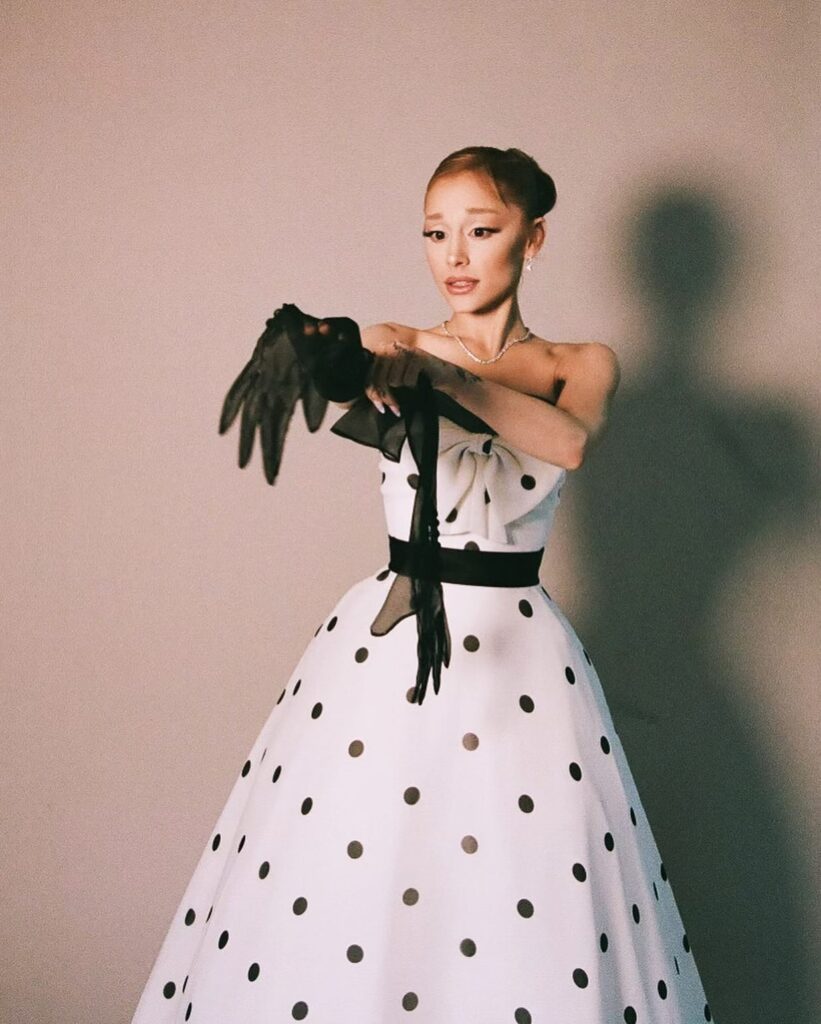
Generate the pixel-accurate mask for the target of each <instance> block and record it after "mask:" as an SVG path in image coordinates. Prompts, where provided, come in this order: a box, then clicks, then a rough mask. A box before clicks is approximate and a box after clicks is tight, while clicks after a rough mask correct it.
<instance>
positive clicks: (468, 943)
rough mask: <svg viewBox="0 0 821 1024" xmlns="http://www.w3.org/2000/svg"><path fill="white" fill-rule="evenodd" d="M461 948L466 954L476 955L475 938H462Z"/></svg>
mask: <svg viewBox="0 0 821 1024" xmlns="http://www.w3.org/2000/svg"><path fill="white" fill-rule="evenodd" d="M459 949H460V950H461V952H462V953H463V954H464V955H465V956H474V955H475V954H476V943H475V942H474V941H473V939H462V941H461V942H460V943H459Z"/></svg>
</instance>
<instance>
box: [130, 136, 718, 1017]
mask: <svg viewBox="0 0 821 1024" xmlns="http://www.w3.org/2000/svg"><path fill="white" fill-rule="evenodd" d="M555 198H556V194H555V188H554V186H553V182H552V179H551V178H550V176H549V175H547V174H546V173H545V172H544V171H543V170H541V168H539V166H538V165H537V164H536V162H535V161H534V160H533V159H532V158H531V157H529V156H527V155H526V154H525V153H522V152H521V151H520V150H517V149H508V150H506V151H501V150H498V149H495V148H492V147H469V148H467V149H463V150H459V151H458V152H456V153H453V154H451V155H450V156H449V157H447V158H446V159H445V160H444V161H442V163H441V164H440V165H439V167H438V168H437V169H436V171H435V173H434V175H433V177H432V178H431V181H430V183H429V184H428V187H427V190H426V193H425V204H424V215H425V221H424V225H423V234H424V237H425V243H424V244H425V247H426V253H427V259H428V264H429V266H430V269H431V273H432V274H433V277H434V281H435V282H436V285H437V287H438V288H439V290H440V292H441V293H442V295H443V297H444V298H445V300H446V302H447V304H448V306H449V307H450V314H449V316H448V319H447V320H445V321H444V322H443V323H442V324H441V325H439V326H435V327H431V328H428V329H416V328H412V327H407V326H403V325H399V324H395V323H384V324H377V325H374V326H372V327H369V328H367V329H365V330H364V331H363V332H362V335H361V343H362V345H363V346H364V349H365V350H367V352H368V353H369V354H370V355H369V357H368V360H367V362H368V364H369V365H368V369H367V373H366V375H365V376H364V377H363V378H362V382H361V389H360V393H359V394H358V395H357V397H355V398H354V399H353V400H352V401H349V402H345V403H343V402H338V403H337V404H340V405H345V406H346V408H348V412H346V413H345V415H344V416H343V417H342V418H341V419H340V420H339V421H338V422H337V423H336V424H334V427H333V431H334V432H335V433H337V434H339V435H340V436H343V437H348V438H351V439H353V440H356V441H361V442H363V443H365V444H370V445H372V446H374V447H377V448H379V449H380V450H381V453H382V456H381V458H380V461H379V468H380V472H381V493H382V497H383V501H384V505H385V516H386V522H387V527H388V534H389V546H390V552H391V558H390V561H389V562H388V563H387V565H384V566H382V567H381V568H380V570H379V571H377V572H374V573H371V574H369V575H368V576H367V577H366V578H364V579H362V580H360V581H359V582H358V583H356V584H354V585H353V586H352V587H351V588H350V589H349V590H348V591H347V593H345V594H344V595H343V596H342V598H341V599H340V600H339V601H338V602H337V603H336V605H335V606H334V607H333V608H332V609H331V610H330V612H329V614H328V616H327V618H326V619H325V620H324V621H323V623H322V624H321V626H320V627H319V629H318V630H317V632H316V633H315V634H314V637H313V638H312V639H311V640H310V642H309V643H308V645H307V648H306V649H305V652H304V654H303V656H302V658H301V659H300V661H299V663H298V664H297V666H296V668H295V669H294V671H293V673H292V676H291V678H290V679H289V680H288V683H287V685H286V687H285V688H284V689H282V691H281V693H280V694H279V698H278V700H277V701H276V704H275V706H274V707H273V710H272V712H271V714H270V716H269V718H268V720H267V722H266V723H265V725H264V727H263V729H262V731H261V732H260V734H259V736H258V737H257V740H256V742H255V743H254V745H253V747H252V749H251V751H250V753H249V756H248V759H247V760H246V761H245V763H244V765H243V767H242V770H241V772H240V774H239V777H238V778H237V779H236V781H235V783H234V786H233V789H232V790H231V793H230V795H229V797H228V801H227V803H226V805H225V807H224V810H223V812H222V814H221V815H220V818H219V820H218V822H217V824H216V827H215V829H214V831H213V833H212V835H211V837H210V838H209V840H208V843H207V844H206V847H205V849H204V851H203V852H202V855H201V858H200V861H199V863H198V865H197V867H196V869H195V872H194V874H193V877H192V879H191V882H190V883H189V886H188V888H187V890H186V893H185V895H184V896H183V899H182V902H181V903H180V905H179V908H178V910H177V914H176V916H175V918H174V920H173V922H172V924H171V927H170V929H169V932H168V934H167V936H166V938H165V942H164V943H163V946H162V948H161V950H160V953H159V955H158V957H157V960H156V962H155V964H154V968H153V970H152V972H151V974H150V977H149V979H148V982H147V984H146V987H145V990H144V992H143V995H142V998H141V1000H140V1003H139V1006H138V1008H137V1011H136V1015H135V1017H134V1024H164V1022H171V1021H174V1022H177V1021H188V1020H191V1021H194V1022H196V1024H200V1022H208V1024H230V1022H236V1024H240V1022H241V1024H256V1022H259V1024H262V1022H263V1021H264V1022H265V1024H280V1022H282V1024H284V1022H286V1021H291V1020H304V1019H308V1020H309V1021H317V1022H319V1021H322V1022H334V1024H347V1022H350V1024H360V1022H362V1024H392V1022H394V1021H397V1022H398V1021H404V1020H407V1019H410V1020H414V1019H415V1020H419V1021H424V1022H425V1024H454V1022H462V1021H464V1022H469V1024H503V1022H507V1021H511V1022H514V1024H527V1022H534V1024H535V1022H550V1024H558V1022H561V1024H604V1022H608V1024H611V1022H621V1021H625V1022H627V1024H650V1022H653V1024H656V1022H664V1024H684V1022H687V1024H693V1022H695V1021H698V1020H706V1021H710V1020H712V1016H711V1011H710V1008H709V1005H708V1003H707V1000H706V998H705V994H704V990H703V988H702V985H701V981H700V978H699V974H698V970H697V968H696V964H695V960H694V957H693V952H692V950H691V947H690V944H689V941H688V939H687V935H686V933H685V930H684V926H683V923H682V921H681V917H680V915H679V912H678V909H677V906H676V902H675V899H674V896H673V892H672V889H671V886H670V881H669V878H668V875H667V872H666V870H665V868H664V864H663V863H662V861H661V858H660V856H659V851H658V849H657V847H656V844H655V841H654V838H653V835H652V831H651V828H650V825H649V823H648V821H647V818H646V815H645V813H644V809H643V807H642V804H641V800H640V797H639V794H638V793H637V791H636V787H635V783H634V780H633V777H632V775H631V772H630V768H629V765H628V763H627V761H626V758H625V754H624V750H623V748H622V745H621V743H620V740H619V737H618V734H617V733H616V730H615V728H614V725H613V721H612V718H611V716H610V712H609V709H608V707H607V702H606V700H605V696H604V693H603V690H602V687H601V684H600V681H599V678H598V675H597V673H596V671H595V668H594V666H593V663H592V661H591V658H590V655H589V653H588V652H587V651H586V650H585V648H584V646H583V645H582V642H581V640H580V639H579V637H578V636H577V635H576V633H575V631H574V630H573V627H572V625H571V624H570V623H569V621H568V620H567V618H566V616H565V615H564V613H563V612H562V611H561V609H560V608H559V607H558V606H557V605H556V603H555V602H554V601H553V599H552V598H551V597H550V595H549V594H548V592H547V590H545V589H544V588H543V587H542V586H541V584H540V582H539V578H538V567H539V562H540V559H541V555H542V553H543V550H544V546H545V543H546V542H547V538H548V535H549V531H550V527H551V524H552V521H553V516H554V513H555V510H556V506H557V504H558V501H559V495H560V491H561V487H562V484H563V482H564V480H565V478H566V475H567V473H568V471H570V470H573V469H575V468H577V467H578V466H579V465H581V463H582V462H583V460H584V456H585V453H586V451H587V450H588V448H589V447H590V446H591V445H593V444H595V443H596V442H597V441H598V440H599V438H600V437H601V435H602V432H603V430H604V429H605V425H606V422H607V414H608V407H609V404H610V402H611V400H612V398H613V395H614V394H615V391H616V389H617V386H618V381H619V366H618V361H617V358H616V356H615V354H614V353H613V352H612V350H611V349H610V348H608V347H607V346H606V345H604V344H600V343H588V344H555V343H553V342H550V341H548V340H545V339H542V338H537V337H535V336H534V335H532V333H531V332H530V331H529V329H527V328H526V327H525V325H524V323H523V322H522V317H521V314H520V310H519V304H518V296H517V290H518V286H519V281H520V277H521V273H522V269H523V266H527V268H528V269H529V268H530V265H531V262H532V260H533V259H534V258H535V257H536V255H537V253H538V252H539V251H540V249H541V247H542V245H543V243H544V239H545V222H544V216H545V214H546V213H548V212H549V211H550V209H551V208H552V207H553V205H554V203H555ZM294 309H295V307H291V310H294ZM309 320H311V321H312V322H308V321H309ZM348 323H349V324H350V323H351V322H350V321H348ZM303 330H304V332H305V334H306V335H309V334H312V333H313V334H315V333H316V332H318V333H319V334H320V335H326V336H327V335H328V334H332V333H333V325H332V324H331V322H330V321H318V322H317V321H313V320H312V318H305V322H304V325H303ZM341 333H342V331H341V329H340V336H341ZM295 347H296V343H295ZM426 394H427V396H428V399H429V400H430V401H432V402H433V403H434V404H433V406H431V405H430V404H427V405H426V404H425V401H426V400H425V398H424V396H425V395H426ZM408 396H411V398H413V397H414V396H416V397H419V396H421V397H420V398H419V402H420V404H419V408H420V409H427V411H428V414H429V413H430V410H431V408H433V417H432V419H431V418H428V419H427V420H424V421H423V418H420V419H414V418H413V416H412V415H411V414H409V413H408V408H409V407H410V406H409V405H403V403H409V402H410V401H411V399H409V397H408ZM303 397H304V396H303ZM371 403H372V404H371ZM374 407H375V409H376V410H377V411H376V412H374ZM365 409H367V410H369V412H367V414H366V412H365V411H364V410H365ZM367 416H370V417H371V420H370V421H367ZM374 420H375V421H376V424H377V425H376V426H374ZM431 444H433V445H434V448H433V449H432V459H431V448H430V445H431ZM248 454H249V453H248V451H246V455H245V458H246V461H247V457H248ZM241 464H242V463H241ZM269 479H271V478H270V476H269ZM437 508H438V509H439V510H441V512H442V516H441V518H440V517H439V516H438V515H436V514H435V513H436V509H437ZM407 538H410V539H407ZM414 618H415V619H416V628H414V622H413V619H414ZM406 620H411V621H406ZM430 670H432V671H433V674H434V693H435V695H434V696H432V697H429V698H428V699H427V700H426V701H424V704H423V702H422V698H423V697H424V692H425V682H426V679H427V675H428V673H429V671H430ZM414 680H415V685H414ZM440 684H441V686H440Z"/></svg>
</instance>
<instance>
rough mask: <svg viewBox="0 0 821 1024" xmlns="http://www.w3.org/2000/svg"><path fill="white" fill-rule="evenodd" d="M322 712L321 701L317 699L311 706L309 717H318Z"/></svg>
mask: <svg viewBox="0 0 821 1024" xmlns="http://www.w3.org/2000/svg"><path fill="white" fill-rule="evenodd" d="M321 714H322V701H317V702H316V704H314V706H313V707H312V708H311V718H319V716H320V715H321Z"/></svg>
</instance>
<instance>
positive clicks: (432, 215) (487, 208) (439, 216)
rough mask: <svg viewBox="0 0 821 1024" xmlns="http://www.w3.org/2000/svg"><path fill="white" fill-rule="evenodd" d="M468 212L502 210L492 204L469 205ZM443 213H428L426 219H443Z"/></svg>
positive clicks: (499, 211) (496, 211) (497, 211)
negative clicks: (493, 207) (496, 208)
mask: <svg viewBox="0 0 821 1024" xmlns="http://www.w3.org/2000/svg"><path fill="white" fill-rule="evenodd" d="M465 212H466V213H501V212H502V211H501V210H494V209H492V208H491V207H490V206H469V207H467V209H466V211H465ZM441 219H442V214H441V213H426V214H425V220H441Z"/></svg>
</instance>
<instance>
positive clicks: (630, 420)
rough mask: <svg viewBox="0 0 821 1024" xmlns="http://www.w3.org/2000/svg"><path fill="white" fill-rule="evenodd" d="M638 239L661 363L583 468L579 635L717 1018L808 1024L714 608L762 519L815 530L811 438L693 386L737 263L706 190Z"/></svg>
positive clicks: (644, 222) (654, 215)
mask: <svg viewBox="0 0 821 1024" xmlns="http://www.w3.org/2000/svg"><path fill="white" fill-rule="evenodd" d="M628 234H629V240H628V245H627V251H628V255H629V256H630V258H631V274H632V277H633V281H634V283H635V285H636V287H637V289H638V291H639V293H640V297H641V300H642V302H643V303H644V305H645V307H646V312H647V314H648V323H649V324H650V327H649V331H650V335H651V336H650V338H649V339H648V341H649V346H648V348H649V351H650V355H649V358H648V361H647V365H646V372H645V373H644V374H643V375H642V378H641V379H640V380H639V381H638V382H636V383H635V384H632V385H631V386H630V387H628V388H625V387H624V386H623V385H622V387H621V388H620V389H619V392H618V395H617V398H616V401H615V403H614V407H613V415H612V419H611V421H610V427H609V430H608V434H607V436H606V438H605V440H604V441H603V443H602V445H601V446H600V447H599V448H598V449H596V450H595V451H593V452H591V455H590V457H589V459H587V460H586V461H585V464H584V466H583V467H582V468H581V469H580V470H579V471H578V472H577V474H576V476H575V480H574V485H575V488H576V490H575V493H574V510H575V512H576V521H577V523H578V528H579V531H580V535H581V543H580V545H579V546H580V551H581V557H582V558H583V559H584V560H585V562H586V564H584V565H582V567H581V571H582V572H583V573H585V574H586V578H587V579H589V580H590V582H591V583H592V585H593V588H594V589H593V592H594V593H595V594H596V600H595V601H594V607H593V608H592V609H590V611H589V612H588V614H587V616H586V617H585V618H584V620H582V619H581V617H580V621H579V626H578V632H579V634H580V635H581V636H582V637H584V640H585V646H586V647H587V649H588V650H589V651H590V653H591V657H592V658H593V661H594V664H595V665H596V669H597V671H598V672H599V674H600V676H601V679H602V683H603V686H604V687H605V693H606V696H607V699H608V703H609V705H610V709H611V712H612V715H613V719H614V722H615V725H616V729H617V731H618V733H619V736H620V737H621V740H622V743H623V745H624V748H625V751H626V754H627V757H628V760H629V762H630V765H631V768H632V770H633V774H634V776H635V780H636V784H637V786H638V789H639V793H640V794H641V796H642V802H643V804H644V806H645V808H646V810H647V814H648V817H649V820H650V822H651V825H652V828H653V833H654V836H655V838H656V841H657V843H658V846H659V850H660V852H661V855H662V857H663V860H664V863H665V866H666V867H667V869H668V873H669V877H670V881H671V884H672V886H673V891H674V893H675V896H676V899H677V902H678V904H679V909H680V910H681V914H682V917H683V920H684V923H685V927H686V928H687V934H688V938H689V939H690V940H691V943H692V949H693V953H694V955H695V957H696V963H697V965H698V967H699V971H700V973H701V976H702V981H703V982H704V986H705V989H706V994H707V997H708V1000H709V1003H710V1006H711V1008H712V1010H713V1015H714V1018H715V1020H716V1021H718V1022H719V1024H774V1022H776V1021H778V1022H779V1024H788V1022H796V1024H797V1022H799V1021H808V1020H809V1019H810V1016H811V1015H810V1012H809V1005H808V1004H809V1001H810V996H809V986H810V982H809V978H810V971H811V965H810V964H808V963H805V962H804V960H805V959H806V957H807V946H806V941H805V939H804V936H806V934H807V914H808V913H809V911H808V909H807V908H808V907H810V906H811V904H812V899H811V898H810V894H811V893H812V892H813V885H812V882H811V879H810V878H809V877H808V874H809V872H808V868H807V866H806V865H805V864H804V863H802V858H801V851H800V849H798V847H797V840H796V839H795V831H794V829H792V828H791V822H790V821H789V819H788V817H787V811H786V802H785V801H782V799H781V796H780V792H779V780H778V778H777V774H776V771H775V768H774V767H773V766H771V765H770V764H768V763H767V760H766V749H767V748H766V746H765V744H764V743H763V742H762V741H761V739H760V738H759V737H758V736H757V735H756V732H755V727H754V715H753V714H752V713H750V712H749V711H748V709H747V707H745V705H744V704H743V703H742V701H743V696H742V700H741V701H740V700H739V695H743V694H744V693H745V692H746V687H745V684H744V681H743V680H742V679H739V678H733V677H732V676H731V675H728V670H727V665H726V659H721V658H720V656H719V654H720V652H719V651H717V650H716V649H715V648H714V646H712V645H711V636H712V631H711V628H710V621H709V616H710V614H711V610H712V609H713V608H714V607H715V603H716V597H717V594H718V593H719V592H720V589H721V587H722V583H723V581H724V580H725V578H726V576H727V574H728V573H729V572H731V571H732V569H733V567H734V563H735V562H736V560H737V559H738V558H739V557H740V555H741V553H742V552H746V551H748V550H749V546H750V545H751V544H754V543H755V541H756V537H757V536H761V531H762V530H763V529H764V528H766V529H767V530H768V531H769V530H772V529H773V528H778V527H779V526H781V527H787V528H789V529H790V530H800V529H801V528H802V526H806V525H807V524H808V523H809V518H810V513H811V509H812V506H813V501H814V499H815V493H814V492H815V488H814V486H813V485H812V484H811V480H812V477H813V471H812V469H811V466H812V451H813V449H814V444H815V442H814V440H813V430H814V428H813V426H812V425H811V424H807V423H804V422H802V421H801V420H800V419H799V418H798V416H797V414H796V413H795V411H794V410H792V409H791V408H790V407H789V406H787V405H785V404H784V403H779V402H777V401H772V400H771V399H762V400H759V401H755V402H751V401H750V399H749V398H745V399H744V400H743V401H742V400H739V399H738V397H737V396H735V395H733V394H732V393H721V391H720V390H719V389H718V388H717V387H715V386H709V387H708V386H706V385H705V382H704V381H702V380H700V379H699V376H698V373H697V369H696V367H697V364H698V361H697V359H696V356H697V355H698V353H699V351H700V349H701V346H707V345H709V344H710V342H711V338H712V337H713V334H712V330H711V320H712V317H713V315H714V313H715V312H716V310H717V309H718V308H719V305H720V303H721V302H722V301H724V300H725V299H726V296H727V293H728V290H729V288H730V285H731V284H733V283H734V282H733V276H732V274H733V271H734V270H735V268H737V267H739V266H740V265H741V263H742V261H741V259H740V256H741V255H742V254H741V251H740V237H739V235H738V234H737V233H736V230H735V227H734V225H732V224H730V223H729V222H728V219H727V218H726V217H725V216H724V215H723V214H722V210H721V209H720V207H719V206H718V204H717V203H716V202H715V201H714V200H713V199H712V198H711V197H708V196H707V195H702V194H699V193H698V192H697V191H695V190H692V191H687V190H681V189H679V188H677V189H675V190H665V191H658V192H656V194H655V198H654V199H653V201H652V202H650V203H649V204H648V205H647V206H646V207H645V208H644V209H641V210H639V211H638V212H637V213H636V214H635V215H634V216H633V217H632V218H631V220H630V223H629V225H628ZM588 559H589V562H587V560H588ZM730 671H732V669H730ZM785 685H788V680H785Z"/></svg>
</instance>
